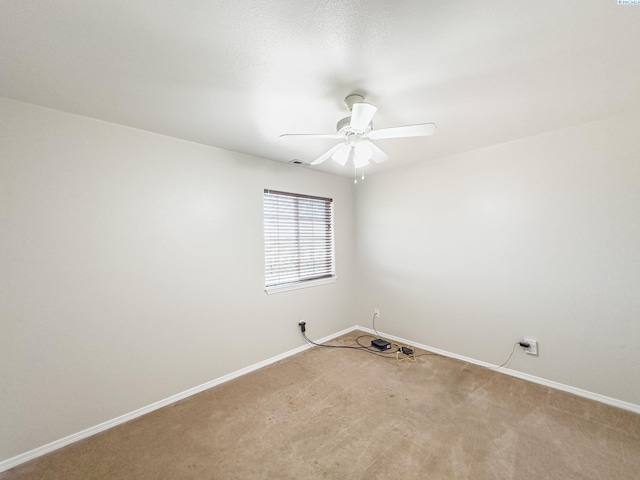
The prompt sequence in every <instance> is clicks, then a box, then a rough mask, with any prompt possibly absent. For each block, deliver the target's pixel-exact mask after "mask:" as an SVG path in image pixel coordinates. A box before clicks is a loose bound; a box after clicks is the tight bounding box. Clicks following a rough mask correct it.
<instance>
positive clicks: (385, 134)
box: [280, 94, 437, 182]
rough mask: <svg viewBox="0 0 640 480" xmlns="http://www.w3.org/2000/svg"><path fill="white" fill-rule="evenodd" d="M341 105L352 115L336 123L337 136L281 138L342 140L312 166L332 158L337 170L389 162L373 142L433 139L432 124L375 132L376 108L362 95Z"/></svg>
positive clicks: (287, 134) (381, 129) (353, 96)
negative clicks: (345, 167)
mask: <svg viewBox="0 0 640 480" xmlns="http://www.w3.org/2000/svg"><path fill="white" fill-rule="evenodd" d="M344 103H345V104H346V106H347V108H348V109H349V111H350V112H351V115H350V116H349V117H345V118H343V119H342V120H340V121H339V122H338V125H337V126H336V133H329V134H314V133H312V134H305V133H302V134H299V133H298V134H296V133H285V134H283V135H280V136H281V137H297V138H334V139H336V140H342V142H340V143H339V144H337V145H335V146H334V147H332V148H330V149H329V150H327V151H326V152H325V153H323V154H322V155H320V156H319V157H318V158H316V159H315V160H314V161H313V162H311V165H319V164H321V163H323V162H325V161H327V160H328V159H329V158H331V159H333V160H334V161H335V162H336V163H337V164H338V165H340V166H344V165H346V164H347V162H352V163H353V166H354V169H358V168H363V167H365V166H367V165H369V161H370V160H373V161H374V162H375V163H382V162H385V161H387V160H388V159H389V156H388V155H387V154H386V153H384V152H383V151H382V150H381V149H380V148H379V147H378V146H377V145H376V144H375V143H373V142H372V140H383V139H387V138H404V137H422V136H427V135H433V133H434V132H435V131H436V128H437V127H436V125H435V124H434V123H420V124H418V125H407V126H404V127H391V128H380V129H378V130H374V129H373V122H372V120H373V116H374V115H375V113H376V111H377V110H378V107H376V106H375V105H371V104H369V103H365V102H364V98H363V97H362V95H358V94H352V95H349V96H347V98H345V99H344ZM363 178H364V176H363ZM356 182H357V181H356Z"/></svg>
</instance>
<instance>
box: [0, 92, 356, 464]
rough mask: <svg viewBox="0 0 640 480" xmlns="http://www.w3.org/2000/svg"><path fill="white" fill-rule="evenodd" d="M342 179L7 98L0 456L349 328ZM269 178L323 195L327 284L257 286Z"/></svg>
mask: <svg viewBox="0 0 640 480" xmlns="http://www.w3.org/2000/svg"><path fill="white" fill-rule="evenodd" d="M352 187H353V185H352V184H351V182H350V181H349V180H348V179H344V178H339V177H335V176H330V175H325V174H320V173H317V172H313V171H311V170H308V169H302V168H299V167H295V166H291V165H285V164H280V163H276V162H269V161H265V160H264V159H258V158H252V157H249V156H245V155H240V154H236V153H232V152H228V151H224V150H220V149H216V148H211V147H206V146H202V145H197V144H194V143H189V142H185V141H181V140H177V139H174V138H168V137H164V136H161V135H156V134H152V133H148V132H143V131H140V130H135V129H130V128H125V127H121V126H118V125H113V124H109V123H104V122H100V121H96V120H92V119H88V118H84V117H79V116H74V115H70V114H66V113H62V112H58V111H54V110H49V109H45V108H40V107H36V106H33V105H28V104H24V103H19V102H15V101H11V100H7V99H0V226H1V229H2V234H1V235H0V271H1V272H2V274H1V277H0V282H1V283H0V331H1V334H0V378H1V379H2V388H1V389H0V405H1V406H2V407H1V408H0V432H1V433H0V461H1V460H3V459H7V458H10V457H13V456H15V455H18V454H20V453H24V452H26V451H28V450H31V449H33V448H36V447H40V446H42V445H44V444H46V443H48V442H51V441H54V440H58V439H60V438H63V437H65V436H67V435H70V434H74V433H76V432H79V431H81V430H83V429H86V428H89V427H93V426H95V425H97V424H99V423H101V422H104V421H107V420H111V419H113V418H115V417H118V416H120V415H123V414H126V413H129V412H132V411H134V410H136V409H138V408H140V407H144V406H147V405H149V404H151V403H153V402H156V401H158V400H162V399H164V398H167V397H169V396H171V395H173V394H176V393H179V392H181V391H184V390H186V389H189V388H191V387H194V386H197V385H200V384H202V383H205V382H207V381H210V380H213V379H215V378H218V377H220V376H222V375H225V374H227V373H230V372H233V371H236V370H238V369H240V368H242V367H246V366H248V365H252V364H254V363H256V362H259V361H261V360H264V359H267V358H269V357H272V356H274V355H277V354H281V353H283V352H285V351H288V350H290V349H293V348H295V347H297V346H299V345H301V344H302V343H303V342H302V340H301V337H300V336H299V333H298V327H297V323H298V321H299V320H300V319H301V318H304V319H305V320H306V321H307V322H308V333H309V335H310V336H311V337H312V338H319V337H322V336H325V335H328V334H330V333H334V332H336V331H339V330H342V329H344V328H346V327H348V326H351V325H353V323H354V322H353V315H352V313H353V299H352V296H353V290H352V285H353V280H354V275H355V271H354V263H355V262H354V255H355V253H354V226H353V225H354V201H353V188H352ZM264 188H271V189H278V190H284V191H292V192H300V193H308V194H312V195H320V196H329V197H332V198H334V205H335V222H336V257H337V273H338V276H339V279H338V281H337V282H336V283H335V284H332V285H324V286H319V287H314V288H307V289H302V290H296V291H292V292H286V293H280V294H277V295H271V296H268V295H266V294H265V293H264V291H263V286H264V256H263V243H262V239H263V236H262V195H263V189H264Z"/></svg>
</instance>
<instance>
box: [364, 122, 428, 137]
mask: <svg viewBox="0 0 640 480" xmlns="http://www.w3.org/2000/svg"><path fill="white" fill-rule="evenodd" d="M436 128H437V127H436V124H435V123H420V124H418V125H407V126H405V127H391V128H381V129H379V130H371V132H369V134H368V135H367V136H368V137H369V138H370V139H372V140H380V139H383V138H403V137H425V136H427V135H433V134H434V133H435V131H436Z"/></svg>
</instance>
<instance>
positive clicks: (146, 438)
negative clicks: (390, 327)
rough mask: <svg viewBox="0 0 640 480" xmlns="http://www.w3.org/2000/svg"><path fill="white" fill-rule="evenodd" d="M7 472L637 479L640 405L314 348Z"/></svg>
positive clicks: (488, 374)
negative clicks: (631, 408)
mask: <svg viewBox="0 0 640 480" xmlns="http://www.w3.org/2000/svg"><path fill="white" fill-rule="evenodd" d="M358 335H360V333H359V332H353V333H351V334H349V335H346V336H345V337H342V338H341V339H339V340H336V341H334V342H331V343H333V344H343V345H346V344H352V343H353V341H354V339H355V338H356V337H357V336H358ZM369 340H370V339H369ZM421 353H424V352H420V351H417V352H416V354H417V355H419V354H421ZM17 478H20V479H67V480H68V479H225V480H226V479H243V480H247V479H356V480H357V479H378V478H379V479H382V478H384V479H403V480H406V479H529V480H530V479H562V480H569V479H618V480H619V479H639V478H640V415H636V414H633V413H630V412H627V411H624V410H620V409H617V408H614V407H609V406H607V405H603V404H600V403H597V402H593V401H590V400H586V399H583V398H580V397H576V396H573V395H571V394H567V393H564V392H560V391H556V390H553V389H550V388H547V387H543V386H540V385H536V384H533V383H529V382H526V381H523V380H519V379H516V378H513V377H509V376H507V375H502V374H500V373H497V372H494V371H491V370H488V369H484V368H482V367H478V366H474V365H470V364H467V363H464V362H460V361H457V360H453V359H450V358H445V357H441V356H438V355H425V356H420V357H418V358H417V361H416V362H415V363H412V362H410V361H401V362H400V361H397V360H396V359H395V357H393V359H385V358H381V357H378V356H374V355H368V354H366V353H363V352H360V351H356V350H349V349H327V348H313V349H311V350H308V351H305V352H303V353H301V354H299V355H296V356H294V357H290V358H287V359H285V360H283V361H281V362H278V363H276V364H274V365H271V366H268V367H265V368H263V369H261V370H259V371H256V372H253V373H251V374H248V375H245V376H243V377H241V378H238V379H235V380H232V381H230V382H228V383H225V384H223V385H220V386H217V387H215V388H213V389H210V390H208V391H206V392H203V393H201V394H198V395H195V396H193V397H190V398H188V399H186V400H183V401H181V402H178V403H176V404H173V405H171V406H168V407H166V408H163V409H161V410H157V411H155V412H153V413H150V414H148V415H145V416H144V417H141V418H138V419H136V420H133V421H131V422H129V423H126V424H123V425H120V426H118V427H115V428H112V429H111V430H108V431H106V432H102V433H100V434H98V435H95V436H93V437H91V438H88V439H86V440H82V441H80V442H78V443H75V444H73V445H70V446H68V447H65V448H63V449H60V450H58V451H56V452H53V453H51V454H48V455H46V456H43V457H40V458H38V459H35V460H33V461H31V462H28V463H25V464H23V465H20V466H18V467H16V468H14V469H12V470H9V471H6V472H4V473H0V480H8V479H17Z"/></svg>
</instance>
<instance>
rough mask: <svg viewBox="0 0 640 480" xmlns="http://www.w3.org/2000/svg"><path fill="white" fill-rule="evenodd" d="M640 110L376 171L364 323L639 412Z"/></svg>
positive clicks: (360, 206) (363, 260)
mask: <svg viewBox="0 0 640 480" xmlns="http://www.w3.org/2000/svg"><path fill="white" fill-rule="evenodd" d="M639 132H640V114H638V113H637V112H635V113H632V114H627V115H622V116H619V117H616V118H611V119H608V120H603V121H600V122H597V123H591V124H587V125H582V126H577V127H575V128H570V129H567V130H562V131H558V132H554V133H549V134H545V135H540V136H537V137H533V138H528V139H524V140H520V141H516V142H511V143H508V144H504V145H498V146H495V147H491V148H486V149H483V150H478V151H474V152H471V153H467V154H463V155H458V156H455V157H451V158H445V159H441V160H439V161H434V162H423V163H421V164H417V165H414V166H410V167H407V168H404V169H399V170H393V171H390V172H386V173H384V174H383V175H376V176H374V177H370V178H369V179H368V180H367V181H366V182H364V183H363V184H362V185H361V186H359V189H358V194H357V198H356V209H357V212H358V213H357V219H358V225H357V230H356V231H357V233H356V236H357V239H358V262H359V263H358V268H359V305H358V313H359V315H360V317H362V316H365V315H371V313H373V308H374V307H379V308H380V309H381V313H382V316H381V318H380V319H379V320H377V323H376V326H377V328H378V330H381V331H384V332H387V333H390V334H395V335H397V336H399V337H403V338H408V339H413V340H414V341H416V342H419V343H422V344H426V345H430V346H432V347H436V348H439V349H442V350H445V351H449V352H453V353H456V354H458V355H463V356H466V357H470V358H474V359H477V360H481V361H485V362H489V363H493V364H500V363H502V362H503V361H504V360H506V358H507V357H508V356H509V353H510V352H511V349H512V346H513V344H514V342H515V341H516V340H518V339H520V338H522V337H524V336H530V337H533V338H536V339H537V340H538V341H539V350H540V355H539V357H537V358H536V357H532V356H528V355H526V354H524V353H523V352H522V351H517V352H516V355H515V356H514V359H513V361H512V363H511V368H513V369H515V370H519V371H521V372H524V373H528V374H531V375H535V376H538V377H542V378H544V379H547V380H552V381H555V382H560V383H563V384H566V385H569V386H572V387H576V388H580V389H584V390H587V391H590V392H594V393H598V394H601V395H605V396H608V397H612V398H614V399H618V400H623V401H626V402H631V403H633V404H635V405H640V376H639V375H640V373H639V372H640V353H638V352H640V350H639V346H640V134H639Z"/></svg>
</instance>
